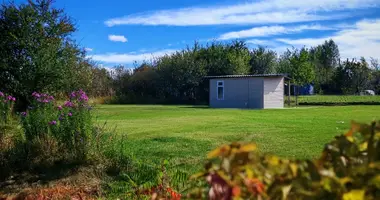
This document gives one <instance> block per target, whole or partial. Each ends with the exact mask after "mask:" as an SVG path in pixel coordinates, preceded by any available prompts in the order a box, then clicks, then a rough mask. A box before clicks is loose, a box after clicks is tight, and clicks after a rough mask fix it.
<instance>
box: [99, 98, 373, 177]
mask: <svg viewBox="0 0 380 200" xmlns="http://www.w3.org/2000/svg"><path fill="white" fill-rule="evenodd" d="M96 113H97V116H98V120H99V122H104V121H106V122H107V123H108V125H109V126H116V133H115V134H119V135H124V136H125V135H126V140H127V146H126V147H125V148H126V149H125V151H129V152H130V153H132V154H133V155H134V156H135V157H136V158H138V159H141V160H146V161H160V160H163V159H169V160H170V162H171V163H172V164H174V165H178V166H180V167H181V168H182V169H185V170H187V171H190V172H193V171H195V170H198V169H199V168H201V167H202V163H203V162H202V161H203V160H204V158H205V156H206V154H207V152H208V151H210V150H212V149H213V148H215V147H217V146H219V145H221V144H224V143H230V142H232V141H247V142H255V143H257V144H258V145H259V148H260V149H261V151H263V152H271V153H275V154H278V155H280V156H283V157H293V158H294V157H296V158H312V157H314V156H317V155H318V154H319V152H321V150H322V148H323V146H324V144H325V143H326V142H328V141H330V140H331V139H332V138H333V137H334V135H337V134H341V133H344V132H345V130H347V129H348V128H349V123H350V121H351V120H358V121H362V122H369V121H370V120H373V119H375V118H376V119H379V118H380V106H341V107H310V108H298V109H297V108H296V109H276V110H240V109H209V108H207V107H190V106H158V105H151V106H149V105H147V106H133V105H101V106H99V107H98V108H97V109H96Z"/></svg>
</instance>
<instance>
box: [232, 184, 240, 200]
mask: <svg viewBox="0 0 380 200" xmlns="http://www.w3.org/2000/svg"><path fill="white" fill-rule="evenodd" d="M232 195H233V196H234V197H240V195H241V189H240V187H239V186H234V187H233V188H232Z"/></svg>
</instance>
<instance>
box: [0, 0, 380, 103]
mask: <svg viewBox="0 0 380 200" xmlns="http://www.w3.org/2000/svg"><path fill="white" fill-rule="evenodd" d="M75 31H76V27H75V25H74V23H73V21H72V19H71V18H70V17H69V16H67V15H66V14H65V13H64V10H62V9H57V8H54V7H53V6H52V0H35V1H32V0H29V1H28V3H25V4H20V5H16V4H14V3H3V4H2V5H1V8H0V35H1V40H0V85H1V87H2V90H3V91H5V92H8V93H11V94H13V95H14V96H16V97H17V98H18V100H19V101H18V102H22V103H20V104H21V105H19V106H20V107H25V106H26V105H28V104H29V103H30V101H31V99H30V94H31V93H33V92H34V91H40V92H47V93H51V94H53V95H55V96H58V97H59V96H64V95H67V94H68V93H69V91H73V90H78V89H83V90H85V91H87V92H88V94H89V95H90V96H95V97H97V96H114V97H115V100H117V101H118V102H120V103H193V104H196V103H206V102H207V101H208V90H209V85H208V80H207V79H205V78H204V77H205V76H211V75H231V74H269V73H285V74H288V76H290V77H291V78H292V81H293V83H294V84H295V85H305V84H309V83H311V84H313V85H314V87H315V92H316V93H318V94H359V93H360V92H361V91H363V90H366V89H371V90H374V91H375V92H376V93H377V94H379V93H380V69H379V63H378V60H376V59H371V60H370V61H367V60H365V59H364V58H360V59H359V60H356V59H347V60H342V59H341V58H340V53H339V48H338V45H337V44H336V43H335V42H334V41H333V40H328V41H325V42H324V43H323V44H320V45H317V46H315V47H311V48H306V47H303V48H291V49H287V50H286V51H285V52H283V53H277V52H275V51H273V50H271V49H269V48H266V47H265V46H259V47H257V48H253V49H250V48H249V46H248V45H247V44H246V43H245V42H244V41H239V40H236V41H231V42H227V43H223V42H217V41H214V42H211V43H207V44H204V45H201V44H199V43H197V42H195V43H194V45H192V46H191V47H187V48H185V49H183V50H181V51H177V52H176V53H174V54H170V55H165V56H162V57H159V58H156V59H153V60H151V61H146V62H143V63H142V64H140V65H136V66H135V68H134V69H133V70H130V69H128V68H126V67H124V66H115V68H114V69H113V70H112V71H109V70H107V69H104V68H101V67H98V65H97V63H96V62H94V61H92V60H91V59H89V58H87V56H86V51H85V50H84V49H83V48H81V47H80V46H79V45H78V44H77V42H76V41H75V40H74V39H73V38H72V34H73V33H74V32H75Z"/></svg>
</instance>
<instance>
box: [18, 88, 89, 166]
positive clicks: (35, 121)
mask: <svg viewBox="0 0 380 200" xmlns="http://www.w3.org/2000/svg"><path fill="white" fill-rule="evenodd" d="M32 96H33V97H34V101H33V102H32V105H31V106H30V107H29V109H28V110H27V111H26V112H23V113H21V121H22V127H23V129H24V133H25V138H26V143H27V148H28V152H29V153H30V156H32V157H36V155H39V156H41V155H44V154H47V155H46V156H47V157H49V158H53V160H57V159H62V160H66V161H85V160H87V158H88V155H89V151H90V145H91V144H92V142H94V141H93V139H94V137H93V136H94V135H93V133H95V129H94V126H93V122H92V116H91V107H90V106H89V105H88V104H87V101H88V97H87V95H86V93H85V92H83V91H82V90H79V91H76V92H72V93H71V95H70V99H69V100H68V101H65V102H64V104H63V105H58V106H57V105H56V104H55V101H54V97H53V96H50V95H48V94H40V93H37V92H34V93H33V94H32ZM46 156H42V159H43V160H46V159H47V158H46Z"/></svg>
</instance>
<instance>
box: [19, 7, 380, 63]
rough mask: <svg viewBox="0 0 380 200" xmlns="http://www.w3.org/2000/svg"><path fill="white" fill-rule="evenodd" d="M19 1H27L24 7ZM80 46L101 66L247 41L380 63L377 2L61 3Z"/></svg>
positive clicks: (379, 16) (282, 49)
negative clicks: (322, 49) (324, 49)
mask: <svg viewBox="0 0 380 200" xmlns="http://www.w3.org/2000/svg"><path fill="white" fill-rule="evenodd" d="M16 2H25V1H23V0H19V1H17V0H16ZM54 6H55V7H57V8H63V9H64V10H65V12H66V13H67V14H68V15H69V16H70V17H72V19H73V20H74V22H75V24H76V26H77V28H78V31H77V32H76V33H75V34H73V37H74V38H75V39H76V41H77V42H78V43H79V44H80V45H81V46H82V47H83V48H85V49H86V50H87V54H88V56H89V57H91V58H92V59H93V60H95V61H97V63H99V64H100V65H102V66H105V67H112V66H115V65H118V64H122V65H124V66H130V67H132V66H133V62H134V61H137V62H138V63H139V62H142V61H143V60H150V59H152V58H153V57H159V56H162V55H165V54H170V53H173V52H175V51H177V50H181V49H183V48H186V47H187V46H192V45H193V44H194V42H195V41H198V42H199V43H201V44H206V43H207V42H212V41H220V42H229V41H232V40H236V39H239V40H244V41H245V42H246V43H247V44H248V45H249V47H250V48H254V47H257V45H262V46H265V47H268V48H271V49H273V50H275V51H277V52H278V53H281V52H283V51H285V50H286V49H287V48H291V47H292V46H294V47H297V48H300V47H303V46H305V47H311V46H316V45H318V44H321V43H323V42H324V41H325V40H328V39H333V40H334V41H335V42H336V43H337V44H338V45H339V49H340V54H341V57H342V58H343V59H345V58H359V57H361V56H363V57H365V58H367V59H369V58H370V57H374V58H379V59H380V0H150V1H148V0H141V1H137V0H106V1H105V0H81V1H78V0H56V1H55V4H54Z"/></svg>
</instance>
